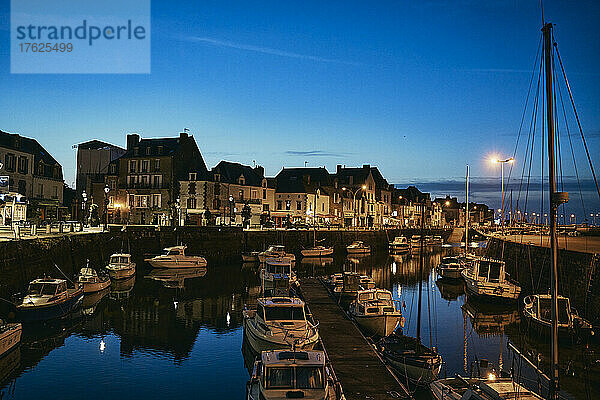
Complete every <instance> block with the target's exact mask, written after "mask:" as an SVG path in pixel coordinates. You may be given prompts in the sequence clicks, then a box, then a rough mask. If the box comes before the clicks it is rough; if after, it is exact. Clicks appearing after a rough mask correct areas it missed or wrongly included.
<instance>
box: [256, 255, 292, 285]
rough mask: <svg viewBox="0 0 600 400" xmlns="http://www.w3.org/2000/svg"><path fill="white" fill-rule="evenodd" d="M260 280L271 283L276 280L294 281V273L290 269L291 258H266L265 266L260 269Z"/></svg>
mask: <svg viewBox="0 0 600 400" xmlns="http://www.w3.org/2000/svg"><path fill="white" fill-rule="evenodd" d="M259 275H260V280H261V281H262V282H269V283H273V281H276V280H289V282H290V283H294V282H295V281H296V273H295V272H294V271H292V260H291V259H289V258H288V257H277V258H267V259H266V261H265V267H264V268H263V269H261V270H260V273H259Z"/></svg>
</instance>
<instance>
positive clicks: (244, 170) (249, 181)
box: [211, 161, 264, 186]
mask: <svg viewBox="0 0 600 400" xmlns="http://www.w3.org/2000/svg"><path fill="white" fill-rule="evenodd" d="M259 169H260V168H252V167H250V166H248V165H243V164H240V163H235V162H230V161H221V162H220V163H218V164H217V165H216V166H215V167H214V168H213V169H212V171H211V172H212V173H213V176H214V174H215V173H217V174H219V175H220V178H221V179H220V181H221V182H225V183H233V184H238V183H239V181H238V179H239V177H240V176H243V177H244V180H245V184H246V185H248V186H262V181H263V178H264V177H263V176H262V174H261V173H260V172H259V171H258V170H259Z"/></svg>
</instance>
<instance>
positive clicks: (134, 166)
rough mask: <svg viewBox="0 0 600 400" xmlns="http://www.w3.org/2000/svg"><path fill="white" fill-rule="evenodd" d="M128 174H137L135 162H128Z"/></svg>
mask: <svg viewBox="0 0 600 400" xmlns="http://www.w3.org/2000/svg"><path fill="white" fill-rule="evenodd" d="M129 172H137V160H129Z"/></svg>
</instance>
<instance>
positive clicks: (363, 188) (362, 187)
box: [342, 185, 367, 225]
mask: <svg viewBox="0 0 600 400" xmlns="http://www.w3.org/2000/svg"><path fill="white" fill-rule="evenodd" d="M366 189H367V185H362V186H361V187H359V188H358V189H356V191H355V192H354V194H353V195H352V208H354V219H355V220H356V225H358V220H357V216H356V204H355V203H356V194H357V193H358V192H360V191H361V190H366ZM342 190H343V191H348V192H350V193H352V190H351V189H348V188H347V187H345V186H344V187H343V188H342Z"/></svg>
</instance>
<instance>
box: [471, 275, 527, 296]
mask: <svg viewBox="0 0 600 400" xmlns="http://www.w3.org/2000/svg"><path fill="white" fill-rule="evenodd" d="M461 275H462V277H463V278H464V280H465V288H466V290H467V293H468V294H469V295H470V296H473V297H477V298H479V299H481V300H485V301H492V302H515V301H517V299H518V298H519V294H520V293H521V288H519V287H518V286H516V285H512V284H509V285H502V286H499V285H496V284H494V283H490V282H484V281H479V280H477V279H473V278H471V277H469V276H468V275H467V274H466V273H465V271H462V273H461Z"/></svg>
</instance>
